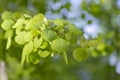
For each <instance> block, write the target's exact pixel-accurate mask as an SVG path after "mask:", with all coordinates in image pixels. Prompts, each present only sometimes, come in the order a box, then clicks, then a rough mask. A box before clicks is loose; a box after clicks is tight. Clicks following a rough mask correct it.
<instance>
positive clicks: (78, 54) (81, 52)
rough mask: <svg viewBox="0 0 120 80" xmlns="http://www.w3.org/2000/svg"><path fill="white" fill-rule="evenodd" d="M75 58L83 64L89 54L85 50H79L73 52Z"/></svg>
mask: <svg viewBox="0 0 120 80" xmlns="http://www.w3.org/2000/svg"><path fill="white" fill-rule="evenodd" d="M73 57H74V59H75V60H77V61H79V62H81V61H83V60H86V59H87V57H88V53H87V51H86V50H85V49H84V48H77V49H75V50H74V51H73Z"/></svg>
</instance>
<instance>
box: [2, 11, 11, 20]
mask: <svg viewBox="0 0 120 80" xmlns="http://www.w3.org/2000/svg"><path fill="white" fill-rule="evenodd" d="M11 18H12V12H10V11H5V12H3V14H2V19H3V20H5V19H11Z"/></svg>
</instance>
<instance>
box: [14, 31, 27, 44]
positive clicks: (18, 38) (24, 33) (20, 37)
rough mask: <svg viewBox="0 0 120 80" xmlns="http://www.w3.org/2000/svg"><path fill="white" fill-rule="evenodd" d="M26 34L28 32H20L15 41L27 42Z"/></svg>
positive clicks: (19, 42)
mask: <svg viewBox="0 0 120 80" xmlns="http://www.w3.org/2000/svg"><path fill="white" fill-rule="evenodd" d="M25 35H26V32H25V31H23V32H19V34H18V35H17V36H15V42H16V43H18V44H21V45H22V44H25V42H26V41H25V39H24V36H25Z"/></svg>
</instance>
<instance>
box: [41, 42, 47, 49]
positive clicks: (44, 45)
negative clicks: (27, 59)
mask: <svg viewBox="0 0 120 80" xmlns="http://www.w3.org/2000/svg"><path fill="white" fill-rule="evenodd" d="M47 46H48V42H46V41H44V42H43V44H42V45H41V46H40V48H41V49H45V48H46V47H47Z"/></svg>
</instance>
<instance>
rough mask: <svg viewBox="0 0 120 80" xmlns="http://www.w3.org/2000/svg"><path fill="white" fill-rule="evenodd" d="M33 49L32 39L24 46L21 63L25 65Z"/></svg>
mask: <svg viewBox="0 0 120 80" xmlns="http://www.w3.org/2000/svg"><path fill="white" fill-rule="evenodd" d="M32 51H33V42H32V41H30V42H29V43H27V44H26V45H25V46H24V48H23V52H22V59H21V65H22V66H23V64H24V62H25V59H26V58H27V57H28V56H29V54H30V53H31V52H32Z"/></svg>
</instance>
